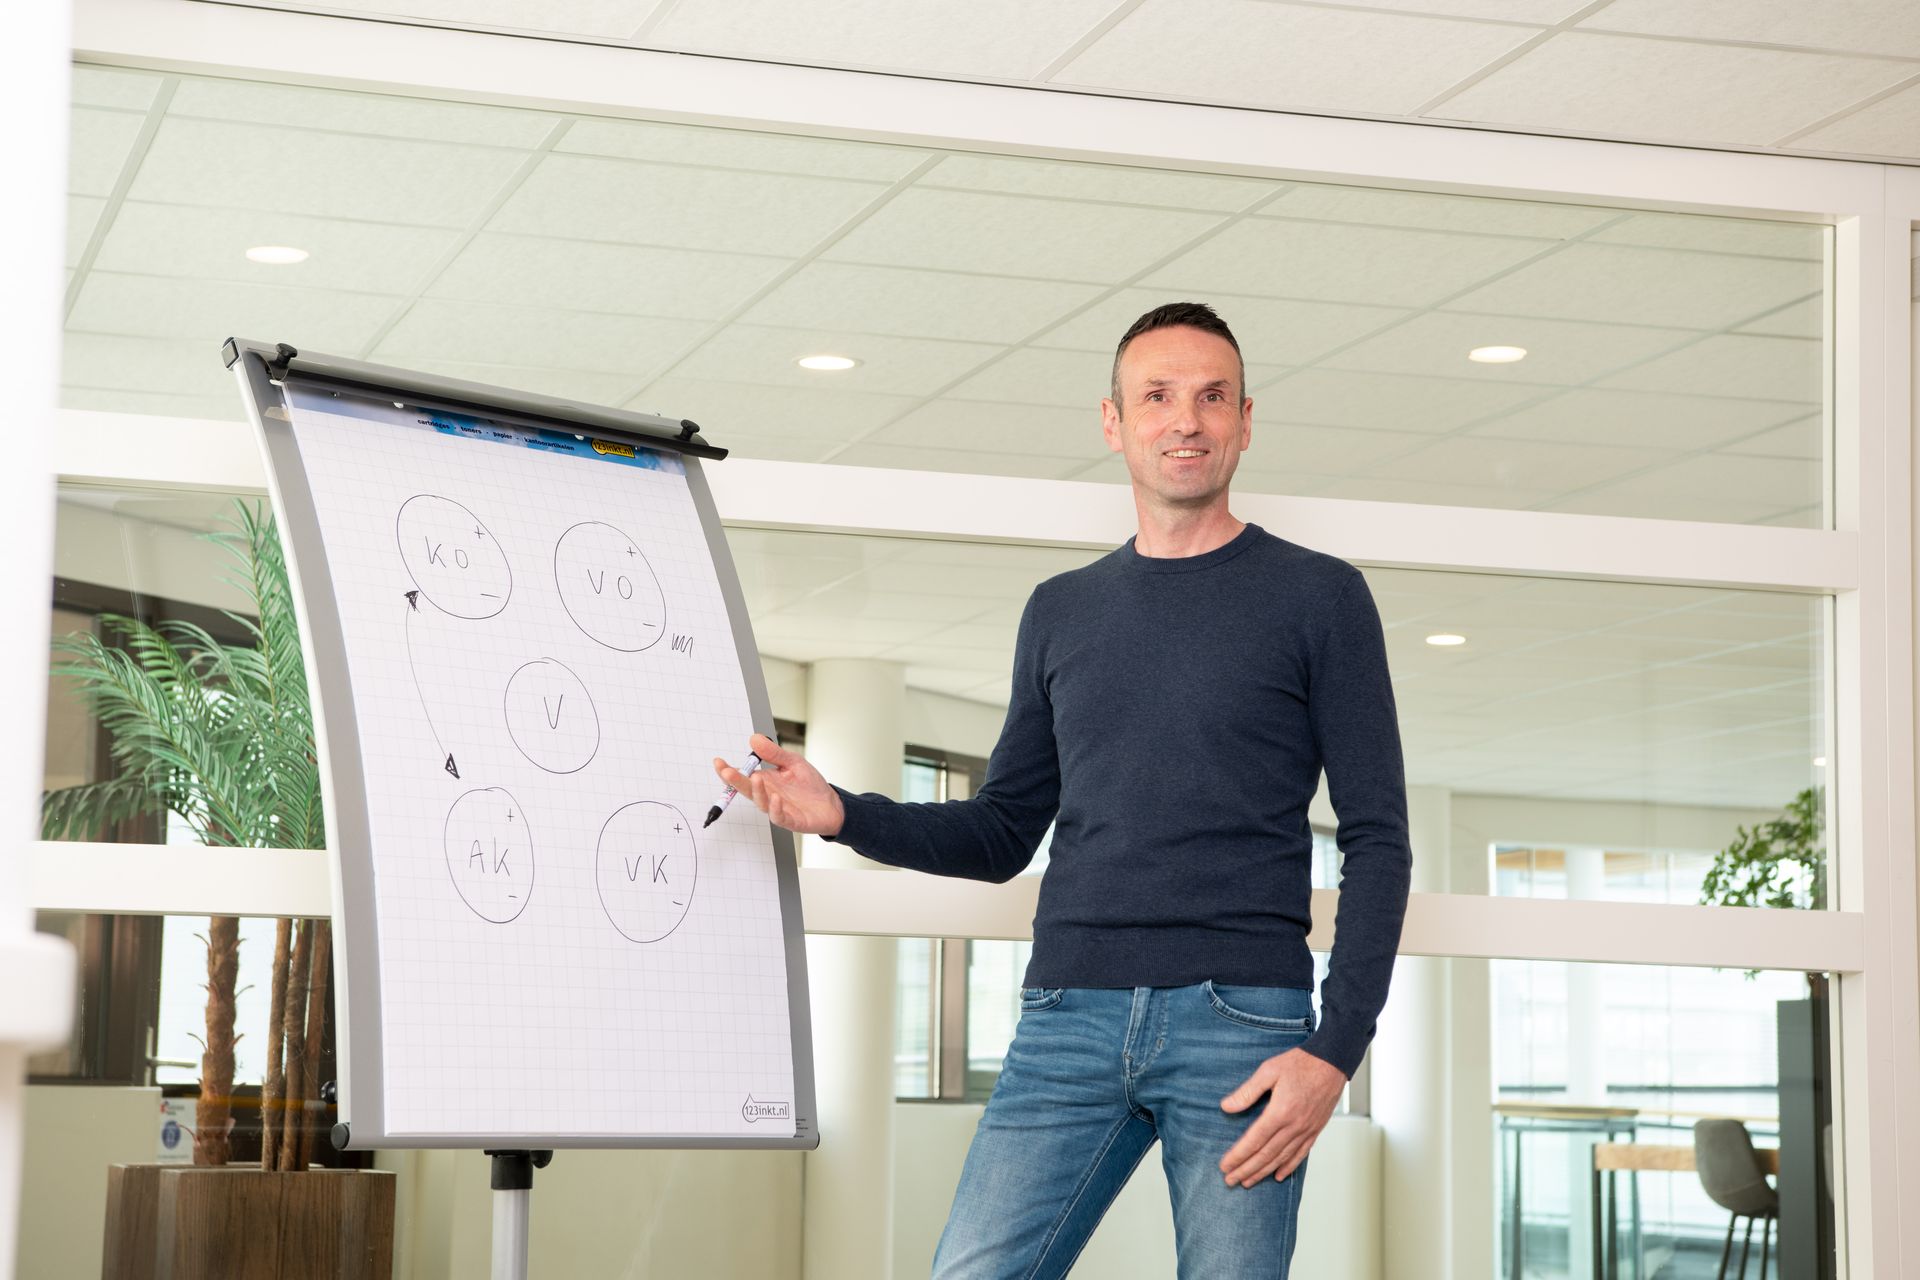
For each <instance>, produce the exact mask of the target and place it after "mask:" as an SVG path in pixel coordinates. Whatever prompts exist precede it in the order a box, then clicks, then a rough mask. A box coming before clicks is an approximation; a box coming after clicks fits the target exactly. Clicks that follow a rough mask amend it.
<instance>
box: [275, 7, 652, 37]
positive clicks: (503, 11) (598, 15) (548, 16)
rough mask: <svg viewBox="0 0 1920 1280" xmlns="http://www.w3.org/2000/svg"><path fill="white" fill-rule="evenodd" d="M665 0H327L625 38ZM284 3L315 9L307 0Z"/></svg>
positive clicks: (447, 20) (380, 11)
mask: <svg viewBox="0 0 1920 1280" xmlns="http://www.w3.org/2000/svg"><path fill="white" fill-rule="evenodd" d="M659 4H660V0H541V2H540V3H539V4H528V3H526V0H328V4H327V8H328V9H330V10H333V11H336V12H342V13H365V14H369V15H372V16H374V17H381V18H391V17H402V18H424V19H426V20H427V21H429V22H437V23H444V24H446V25H448V26H454V27H500V28H504V29H506V30H510V31H541V32H547V33H550V34H556V35H572V36H596V37H599V38H601V39H610V40H624V39H626V38H627V37H628V36H631V35H632V34H633V33H634V32H635V31H638V30H639V29H640V26H641V24H642V23H644V22H645V21H646V20H647V17H648V15H649V14H651V13H652V12H653V11H654V9H656V8H657V7H658V6H659ZM280 7H285V8H301V9H307V8H311V7H312V5H311V4H310V3H309V2H308V0H292V3H288V2H287V0H280Z"/></svg>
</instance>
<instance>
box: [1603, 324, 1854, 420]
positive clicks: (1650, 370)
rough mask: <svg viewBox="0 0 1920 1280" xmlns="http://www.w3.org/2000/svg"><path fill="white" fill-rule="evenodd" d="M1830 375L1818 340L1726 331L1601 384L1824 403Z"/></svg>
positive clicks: (1686, 392)
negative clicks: (1731, 393) (1825, 387)
mask: <svg viewBox="0 0 1920 1280" xmlns="http://www.w3.org/2000/svg"><path fill="white" fill-rule="evenodd" d="M1825 371H1826V357H1825V352H1824V351H1823V349H1822V347H1821V345H1820V343H1819V342H1817V341H1812V340H1809V339H1806V338H1769V337H1762V336H1760V335H1758V334H1735V333H1726V334H1716V335H1714V336H1713V337H1711V338H1708V339H1706V340H1705V341H1703V342H1698V343H1695V344H1694V345H1693V346H1690V347H1688V348H1686V349H1685V350H1684V351H1676V352H1675V353H1673V354H1672V355H1668V356H1662V357H1660V358H1659V359H1657V360H1651V361H1649V362H1647V363H1646V364H1643V365H1640V366H1638V367H1637V368H1633V369H1628V370H1627V371H1626V372H1624V373H1616V374H1614V375H1613V376H1611V377H1609V378H1603V379H1602V380H1601V381H1600V383H1599V384H1598V385H1600V386H1605V387H1627V388H1631V389H1633V390H1636V391H1672V392H1678V393H1680V394H1682V395H1714V394H1725V393H1726V392H1729V391H1739V392H1742V393H1743V394H1746V395H1752V396H1764V397H1766V398H1768V399H1771V400H1797V401H1801V402H1803V403H1805V404H1818V403H1820V399H1821V396H1822V394H1823V384H1824V380H1825Z"/></svg>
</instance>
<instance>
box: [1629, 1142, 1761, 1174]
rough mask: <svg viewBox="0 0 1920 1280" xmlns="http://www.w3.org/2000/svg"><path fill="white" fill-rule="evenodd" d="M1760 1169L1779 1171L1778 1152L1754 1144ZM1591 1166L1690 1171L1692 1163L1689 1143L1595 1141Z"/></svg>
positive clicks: (1754, 1151)
mask: <svg viewBox="0 0 1920 1280" xmlns="http://www.w3.org/2000/svg"><path fill="white" fill-rule="evenodd" d="M1753 1154H1754V1155H1756V1156H1759V1157H1760V1168H1761V1169H1762V1170H1764V1171H1765V1172H1767V1173H1771V1174H1775V1175H1778V1174H1779V1172H1780V1151H1779V1149H1778V1148H1776V1147H1755V1148H1754V1150H1753ZM1593 1167H1594V1168H1596V1169H1599V1170H1602V1171H1606V1170H1610V1169H1624V1170H1643V1169H1644V1170H1663V1171H1665V1172H1668V1173H1692V1172H1693V1171H1694V1168H1695V1165H1694V1161H1693V1148H1692V1147H1691V1146H1686V1147H1678V1146H1655V1145H1652V1144H1649V1143H1644V1142H1596V1143H1594V1144H1593Z"/></svg>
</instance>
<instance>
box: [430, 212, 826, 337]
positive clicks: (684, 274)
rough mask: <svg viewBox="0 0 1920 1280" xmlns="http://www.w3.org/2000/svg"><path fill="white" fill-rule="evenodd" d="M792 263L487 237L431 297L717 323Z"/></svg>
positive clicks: (452, 267) (469, 248)
mask: <svg viewBox="0 0 1920 1280" xmlns="http://www.w3.org/2000/svg"><path fill="white" fill-rule="evenodd" d="M788 265H789V264H788V260H787V259H784V258H773V257H749V256H747V255H744V254H726V253H706V252H700V251H695V250H690V249H655V248H646V247H642V246H638V245H623V244H601V243H598V242H596V241H591V240H548V239H544V238H541V237H537V236H519V235H501V234H499V233H497V232H483V233H482V234H480V235H477V236H475V237H474V238H473V240H472V241H471V242H469V243H468V244H467V245H466V247H464V248H463V249H461V251H460V254H459V256H458V257H456V258H455V259H454V260H453V261H452V262H451V263H450V264H448V266H447V269H446V270H445V271H443V272H442V273H441V274H440V275H439V276H438V277H437V278H436V279H435V280H434V282H433V285H432V287H431V288H429V289H428V291H427V292H428V294H429V295H431V296H433V297H437V298H457V299H461V300H463V301H468V302H502V303H524V304H526V305H528V306H546V307H559V308H561V309H564V310H575V311H603V312H607V313H609V314H612V315H641V316H683V317H692V318H695V319H703V320H717V319H719V318H720V317H721V316H723V315H726V314H727V313H729V312H731V311H732V310H733V309H734V308H736V307H738V306H739V305H740V304H741V303H743V302H745V301H746V300H747V299H748V298H750V297H752V296H753V295H754V294H755V293H757V292H759V291H760V290H761V289H763V288H765V287H766V286H767V285H768V284H770V283H772V282H773V280H774V278H775V277H776V276H778V275H779V274H780V273H781V272H782V271H784V270H786V269H787V267H788Z"/></svg>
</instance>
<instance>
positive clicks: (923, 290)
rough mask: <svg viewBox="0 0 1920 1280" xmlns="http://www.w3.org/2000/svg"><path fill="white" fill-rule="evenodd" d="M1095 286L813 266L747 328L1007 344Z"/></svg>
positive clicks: (1086, 297)
mask: <svg viewBox="0 0 1920 1280" xmlns="http://www.w3.org/2000/svg"><path fill="white" fill-rule="evenodd" d="M1100 292H1101V290H1100V287H1099V286H1098V285H1091V284H1067V283H1063V282H1059V281H1053V280H1017V279H1013V278H1010V277H1007V276H976V275H963V274H959V273H955V272H943V271H911V270H905V269H901V268H896V267H867V266H856V265H853V264H851V263H839V262H816V263H813V264H811V265H809V266H806V267H802V268H801V269H800V270H799V271H798V272H796V273H795V274H794V275H793V276H792V278H790V279H787V280H784V281H782V282H781V283H780V285H779V287H778V288H776V289H774V290H773V291H772V292H771V293H769V294H768V295H767V296H766V297H764V298H762V299H761V300H760V301H759V302H757V303H755V304H754V305H753V308H752V309H751V310H750V311H748V312H746V314H744V315H743V316H741V320H742V321H743V322H744V323H747V324H771V325H785V326H789V327H801V326H821V327H824V328H829V329H841V330H845V331H847V332H849V333H882V334H898V335H900V336H901V337H909V338H956V339H960V340H962V341H974V342H996V343H998V342H1006V341H1008V340H1009V339H1012V338H1017V337H1019V336H1022V335H1025V334H1028V333H1031V332H1033V331H1034V330H1035V329H1038V328H1040V327H1042V326H1044V325H1046V324H1047V323H1048V322H1050V321H1052V320H1054V319H1057V318H1058V317H1060V316H1062V315H1065V314H1066V313H1068V312H1070V311H1072V310H1073V309H1074V308H1075V307H1078V306H1081V305H1082V304H1084V303H1087V302H1090V301H1091V300H1093V299H1094V298H1097V297H1099V296H1100Z"/></svg>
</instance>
